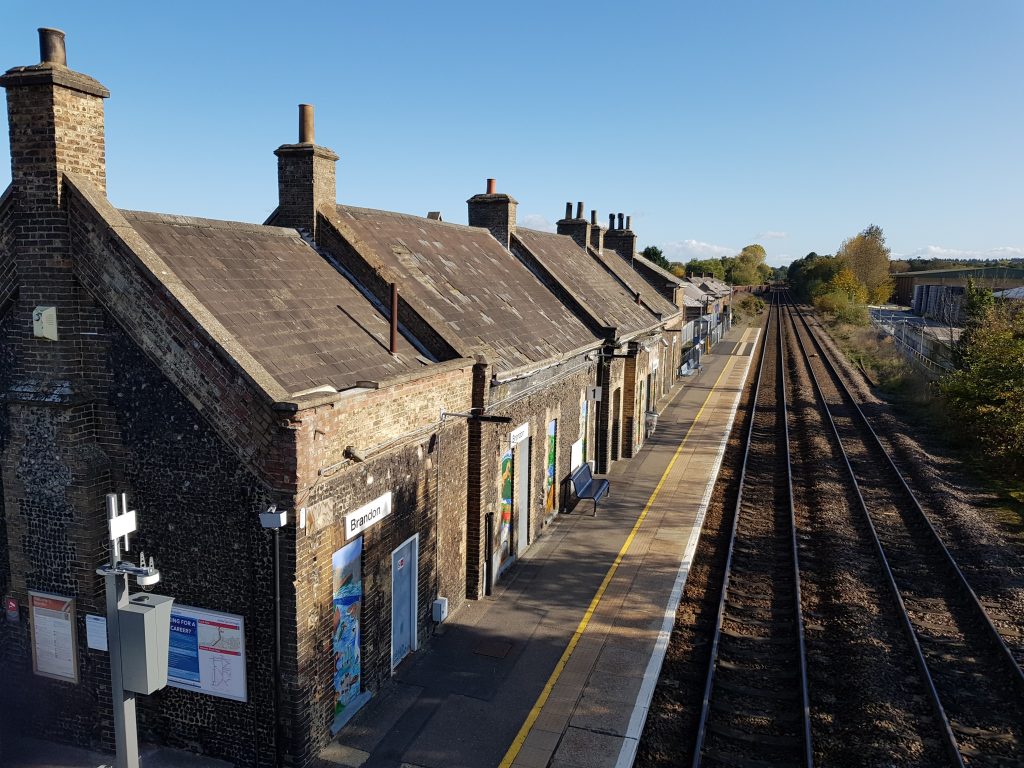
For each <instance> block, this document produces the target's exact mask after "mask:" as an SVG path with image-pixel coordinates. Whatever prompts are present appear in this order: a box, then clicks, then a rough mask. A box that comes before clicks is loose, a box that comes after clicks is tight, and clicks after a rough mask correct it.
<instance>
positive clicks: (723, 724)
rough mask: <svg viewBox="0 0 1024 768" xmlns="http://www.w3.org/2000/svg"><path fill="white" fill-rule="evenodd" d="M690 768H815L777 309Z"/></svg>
mask: <svg viewBox="0 0 1024 768" xmlns="http://www.w3.org/2000/svg"><path fill="white" fill-rule="evenodd" d="M766 329H767V330H766V337H765V341H764V343H763V344H762V346H761V354H760V360H759V363H758V369H757V370H758V372H757V383H756V385H755V390H754V398H753V404H752V409H753V413H752V415H751V418H750V420H749V426H748V432H747V436H746V447H745V449H744V454H743V465H742V469H741V472H740V483H739V492H738V497H737V501H736V506H735V510H734V514H733V522H732V529H731V533H730V537H729V545H728V553H727V555H726V565H725V569H724V579H723V584H722V588H721V597H720V599H719V603H718V610H717V618H716V622H715V629H714V632H713V636H712V639H711V651H710V654H709V663H708V669H707V675H706V678H705V684H704V695H703V700H702V704H701V712H700V718H699V723H698V726H697V733H696V736H695V739H694V746H693V754H692V760H691V764H692V765H693V766H694V768H697V766H701V765H708V766H711V765H722V766H744V767H749V768H755V767H756V766H766V765H793V766H807V767H808V768H809V766H811V765H813V756H812V755H813V750H812V745H811V734H810V719H809V700H808V690H807V664H806V653H805V647H804V629H803V614H802V608H801V599H800V566H799V560H798V553H797V542H796V529H795V525H794V515H793V494H792V470H791V466H790V457H789V434H788V420H787V416H786V389H785V387H786V385H785V351H784V349H783V344H782V315H781V308H780V307H779V306H778V305H775V304H774V303H773V306H772V307H771V309H770V310H769V319H768V322H767V326H766Z"/></svg>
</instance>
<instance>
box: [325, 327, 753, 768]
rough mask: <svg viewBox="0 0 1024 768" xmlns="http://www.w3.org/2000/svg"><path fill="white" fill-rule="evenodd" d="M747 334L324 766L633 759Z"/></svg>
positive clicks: (368, 711)
mask: <svg viewBox="0 0 1024 768" xmlns="http://www.w3.org/2000/svg"><path fill="white" fill-rule="evenodd" d="M757 337H758V329H757V328H747V329H738V328H734V329H732V330H731V331H730V332H729V333H728V334H727V335H726V338H725V339H724V340H723V341H722V342H720V343H719V344H718V345H717V347H716V348H715V350H714V353H713V354H710V355H705V356H704V360H703V362H704V369H703V371H702V372H701V373H700V374H699V375H698V376H696V377H691V378H688V379H685V380H684V381H683V382H682V383H681V384H680V385H679V386H677V388H676V389H675V390H674V391H673V393H672V395H671V400H670V402H669V404H668V405H667V406H666V407H665V408H664V409H663V411H662V413H661V416H660V417H659V422H658V428H657V431H656V432H655V434H654V435H653V436H652V437H651V438H649V439H648V441H647V443H646V445H645V446H644V448H643V450H642V451H641V452H640V453H639V454H638V455H637V456H636V457H634V458H633V459H631V460H628V461H623V462H618V463H616V464H615V465H614V466H613V469H612V472H611V473H610V474H609V475H608V478H609V480H610V481H611V495H610V497H606V499H605V500H603V501H602V503H601V505H600V507H599V510H598V514H597V516H596V517H594V516H591V514H590V504H589V503H588V502H585V503H583V504H580V505H579V506H577V508H576V509H575V510H574V511H573V512H572V513H571V514H567V515H560V516H559V517H558V518H557V519H556V521H555V522H554V523H553V524H552V525H551V526H549V527H548V528H547V529H546V531H545V533H544V535H543V536H542V537H541V538H540V539H539V540H538V541H537V542H536V543H535V544H533V545H532V546H531V547H530V549H529V550H528V551H527V552H526V553H525V555H524V557H523V558H521V559H520V561H519V562H518V563H516V564H515V565H514V566H513V567H512V569H511V571H510V572H509V573H508V574H507V575H506V576H505V578H504V579H503V581H502V582H501V583H500V584H499V585H497V586H496V587H495V590H494V594H493V595H492V596H491V597H490V598H488V599H485V600H481V601H475V602H471V603H469V604H468V605H466V606H465V607H464V608H462V609H461V610H459V611H458V612H457V613H456V614H455V615H453V616H452V617H451V618H450V619H449V621H448V622H447V623H446V625H445V626H444V628H443V634H440V635H439V636H437V637H435V638H434V640H433V641H432V643H431V646H430V648H428V649H426V650H424V651H421V652H419V653H416V654H414V655H413V656H412V657H411V658H409V659H407V661H406V662H405V663H403V665H401V666H400V667H399V669H398V670H397V673H396V675H395V677H394V678H393V679H392V682H391V684H390V685H389V686H388V687H387V688H386V689H385V690H384V691H381V692H380V694H378V695H377V696H376V697H374V699H373V700H371V701H370V702H369V703H368V704H367V705H366V707H365V708H364V709H363V710H362V711H361V712H359V713H358V714H357V715H356V716H355V717H354V718H353V719H352V721H351V722H350V723H349V724H348V725H346V726H345V727H344V728H343V729H342V730H341V732H340V733H339V734H338V737H337V739H336V740H335V742H334V743H332V744H331V745H330V746H329V747H328V748H327V749H325V750H324V751H323V752H322V753H321V755H320V758H321V764H322V765H323V766H324V768H327V767H328V766H348V767H349V768H442V767H443V768H454V767H456V766H469V767H473V768H475V767H477V766H503V768H509V767H513V766H514V767H515V768H544V767H546V766H551V767H552V768H560V767H564V768H570V767H575V766H580V767H583V766H586V768H597V767H598V766H616V765H619V766H628V765H631V764H632V761H633V757H634V755H635V751H636V746H637V742H638V739H639V736H640V733H641V731H642V729H643V723H644V719H645V717H646V712H647V707H648V705H649V703H650V700H651V696H652V695H653V692H654V684H655V683H656V681H657V676H658V672H659V670H660V668H661V661H662V659H663V658H664V653H665V646H666V645H667V641H668V636H669V633H670V632H671V628H672V621H673V618H674V615H675V609H676V606H677V605H678V602H679V595H680V593H681V591H682V586H683V583H684V581H685V577H686V574H687V572H688V569H689V561H690V558H691V557H692V554H693V550H694V548H695V546H696V541H697V537H698V535H699V530H700V524H701V522H702V520H703V515H704V510H705V509H706V508H707V503H708V500H709V499H710V495H711V489H712V487H713V485H714V478H715V477H716V475H717V471H718V467H719V464H720V462H721V456H722V453H723V451H724V447H725V442H726V440H727V438H728V432H729V429H730V427H731V424H732V420H733V415H734V413H735V409H736V406H737V404H738V401H739V395H740V392H741V390H742V388H743V383H744V381H745V379H746V376H747V372H748V370H749V368H750V364H751V360H752V358H751V355H752V353H753V350H754V348H755V347H756V344H755V343H754V342H756V339H757Z"/></svg>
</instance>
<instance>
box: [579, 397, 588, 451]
mask: <svg viewBox="0 0 1024 768" xmlns="http://www.w3.org/2000/svg"><path fill="white" fill-rule="evenodd" d="M587 425H588V422H587V393H586V391H585V390H584V391H583V392H580V440H582V441H583V461H586V460H587Z"/></svg>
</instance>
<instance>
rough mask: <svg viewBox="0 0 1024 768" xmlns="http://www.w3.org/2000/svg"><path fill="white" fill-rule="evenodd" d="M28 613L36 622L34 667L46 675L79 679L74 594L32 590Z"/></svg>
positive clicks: (34, 627)
mask: <svg viewBox="0 0 1024 768" xmlns="http://www.w3.org/2000/svg"><path fill="white" fill-rule="evenodd" d="M28 615H29V622H30V623H31V626H32V670H33V671H34V672H35V673H36V674H37V675H42V676H43V677H52V678H55V679H57V680H67V681H68V682H71V683H77V682H78V653H77V651H78V648H77V645H76V643H75V600H74V598H72V597H61V596H60V595H49V594H46V593H44V592H29V593H28Z"/></svg>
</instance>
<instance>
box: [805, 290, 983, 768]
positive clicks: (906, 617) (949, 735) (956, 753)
mask: <svg viewBox="0 0 1024 768" xmlns="http://www.w3.org/2000/svg"><path fill="white" fill-rule="evenodd" d="M791 305H792V308H793V310H795V311H796V312H797V313H799V309H797V308H796V305H794V304H792V302H791ZM789 319H790V323H791V324H792V326H793V335H794V336H795V337H796V341H797V345H798V346H799V348H800V351H801V353H802V354H803V360H804V362H805V364H806V365H807V372H808V373H809V374H810V376H811V382H812V383H813V384H814V391H815V393H816V394H817V396H818V400H819V401H820V403H821V410H822V411H823V412H824V414H825V418H826V419H827V420H828V424H829V426H830V427H831V428H832V434H833V436H834V437H835V439H836V445H837V446H838V447H839V453H840V455H841V456H842V459H843V464H844V465H845V466H846V471H847V474H848V475H849V477H850V482H851V483H853V490H854V491H855V492H856V494H857V501H858V505H859V506H860V509H861V512H862V513H863V515H864V519H865V521H866V522H867V524H868V530H869V531H870V532H871V539H872V541H873V542H874V545H875V553H876V554H877V555H878V560H879V562H880V563H881V564H882V569H883V571H884V572H885V577H886V583H888V585H889V591H890V593H891V594H892V597H893V600H894V601H895V602H896V606H897V608H898V609H899V610H898V613H899V617H900V623H901V625H902V626H903V630H904V632H905V633H906V635H907V639H908V640H909V641H910V645H911V648H912V649H913V655H914V662H915V663H916V664H917V667H918V670H919V671H920V672H921V676H922V678H923V679H924V683H925V688H926V689H927V693H928V699H929V702H930V704H931V706H932V711H933V712H934V714H935V717H936V718H937V719H938V721H939V725H940V727H941V729H942V731H943V734H942V736H943V745H944V746H945V748H946V751H947V752H948V753H949V757H950V759H951V760H952V761H953V764H954V765H955V766H958V768H963V766H964V761H963V757H962V755H961V754H960V745H959V743H958V742H957V740H956V736H955V735H954V733H953V729H952V726H951V725H950V722H949V716H948V715H947V714H946V709H945V707H943V706H942V700H941V699H940V697H939V692H938V689H937V688H936V687H935V681H934V680H933V679H932V675H931V671H930V670H929V668H928V660H927V659H926V658H925V655H924V651H923V649H922V648H921V643H920V641H919V640H918V638H917V632H916V630H915V629H914V624H913V622H912V621H911V620H910V614H909V613H908V611H907V606H906V604H905V603H904V602H903V595H902V594H901V593H900V588H899V585H898V584H897V583H896V576H895V574H894V573H893V572H892V568H891V566H890V565H889V558H888V557H887V556H886V554H885V549H884V548H883V547H882V541H881V538H880V537H879V535H878V530H877V529H876V528H875V524H874V521H872V519H871V514H870V513H869V512H868V505H867V501H866V500H865V499H864V495H863V493H862V492H861V489H860V483H859V482H858V481H857V476H856V473H855V472H854V470H853V465H852V464H851V463H850V457H849V456H848V455H847V452H846V447H845V446H844V445H843V440H842V438H841V437H840V435H839V427H838V426H837V425H836V422H835V419H834V418H833V417H832V411H831V409H830V408H829V406H828V401H827V400H826V399H825V394H824V392H823V391H822V389H821V383H820V382H819V381H818V375H817V374H816V373H815V372H814V367H813V366H812V365H811V359H810V353H809V352H808V350H807V347H806V346H805V345H804V341H803V339H802V338H801V336H800V332H799V330H798V329H797V324H796V320H794V319H793V315H792V312H790V316H789ZM801 319H802V320H803V318H802V316H801ZM804 325H805V328H807V332H808V335H811V337H812V339H813V335H812V334H811V331H810V328H809V327H807V325H806V320H805V321H804ZM818 350H819V357H820V354H821V352H820V350H821V347H820V346H819V347H818Z"/></svg>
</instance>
